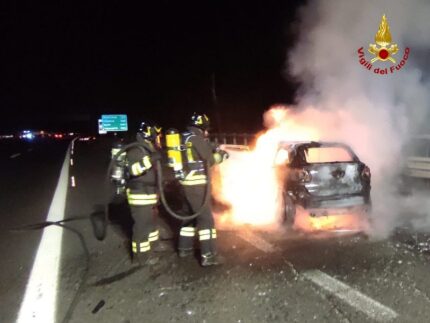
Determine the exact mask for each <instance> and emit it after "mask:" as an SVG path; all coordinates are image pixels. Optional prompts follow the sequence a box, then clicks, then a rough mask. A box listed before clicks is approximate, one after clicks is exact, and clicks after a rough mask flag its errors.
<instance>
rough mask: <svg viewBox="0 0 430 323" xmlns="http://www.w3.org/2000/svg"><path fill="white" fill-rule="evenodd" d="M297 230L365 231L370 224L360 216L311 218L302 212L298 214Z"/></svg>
mask: <svg viewBox="0 0 430 323" xmlns="http://www.w3.org/2000/svg"><path fill="white" fill-rule="evenodd" d="M294 227H295V228H296V229H299V230H302V231H307V232H316V231H342V230H349V231H363V230H366V229H367V227H368V222H367V221H366V220H365V219H364V218H363V217H362V216H361V215H360V214H358V213H357V214H354V213H350V214H328V215H324V216H315V217H312V216H309V213H308V212H305V211H303V210H302V211H300V212H298V213H297V214H296V220H295V223H294Z"/></svg>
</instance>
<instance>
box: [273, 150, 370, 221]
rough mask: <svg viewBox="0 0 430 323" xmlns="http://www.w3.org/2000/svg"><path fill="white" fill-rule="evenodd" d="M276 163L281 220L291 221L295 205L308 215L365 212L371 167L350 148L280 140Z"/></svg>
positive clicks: (368, 203) (368, 202)
mask: <svg viewBox="0 0 430 323" xmlns="http://www.w3.org/2000/svg"><path fill="white" fill-rule="evenodd" d="M276 159H277V160H276V164H277V165H278V171H280V172H281V176H280V178H282V181H283V183H282V184H283V188H284V189H283V198H284V212H283V221H286V222H289V223H292V222H294V217H295V214H296V208H297V207H302V208H303V209H305V210H307V212H308V213H309V215H310V216H322V215H328V213H330V214H333V213H336V214H342V213H344V212H350V211H351V210H354V211H359V212H364V213H367V211H368V209H369V207H370V203H371V200H370V189H371V185H370V177H371V175H370V169H369V167H367V166H366V165H365V164H364V163H363V162H361V161H360V159H359V158H358V157H357V155H355V153H354V152H353V151H352V149H351V148H350V147H349V146H347V145H345V144H341V143H332V142H282V143H280V145H279V149H278V153H277V157H276Z"/></svg>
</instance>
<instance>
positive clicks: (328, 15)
mask: <svg viewBox="0 0 430 323" xmlns="http://www.w3.org/2000/svg"><path fill="white" fill-rule="evenodd" d="M383 14H386V17H387V19H388V23H389V25H390V30H391V35H392V42H393V43H397V44H398V47H399V51H398V53H397V54H395V55H394V56H393V57H394V58H395V59H396V61H397V64H398V63H399V61H400V60H401V59H402V56H403V53H404V50H405V48H406V47H408V48H410V53H409V57H408V60H407V62H406V64H405V65H404V66H403V67H402V69H400V70H396V71H395V72H394V73H388V74H387V75H378V74H375V73H374V72H373V71H370V70H368V69H366V68H365V67H364V66H362V65H361V64H360V63H359V58H358V53H357V50H358V49H359V48H360V47H363V48H364V52H365V55H366V58H367V60H370V59H371V58H372V57H374V56H372V54H370V53H368V51H367V48H368V47H369V44H370V43H375V41H374V37H375V34H376V32H377V31H378V27H379V23H380V21H381V17H382V15H383ZM429 17H430V2H428V0H411V1H402V0H394V1H393V0H378V1H373V0H364V1H343V0H316V1H309V3H308V4H307V5H306V6H304V7H302V8H301V9H300V10H299V12H298V21H297V24H295V26H294V28H295V29H296V30H297V32H298V39H297V43H296V45H295V47H294V48H293V49H292V50H291V51H290V52H289V53H288V61H287V70H286V73H287V74H288V75H289V76H293V77H295V78H296V79H297V80H298V81H299V82H300V84H301V87H300V90H299V92H298V96H297V107H294V108H293V110H294V111H295V112H294V114H295V118H297V120H300V122H301V124H303V125H304V126H307V127H314V128H316V129H318V133H319V134H320V135H321V138H320V139H325V140H336V141H343V142H346V143H348V144H350V145H351V146H352V148H353V149H354V150H355V152H356V153H357V155H358V156H359V157H360V159H361V160H362V161H364V162H365V163H366V164H368V165H369V167H370V168H371V170H372V184H373V185H372V201H373V218H374V224H375V232H374V233H375V234H377V235H380V236H381V235H382V236H384V235H386V234H388V233H389V232H390V231H391V230H392V228H394V227H395V226H396V225H398V224H399V223H400V219H401V218H402V217H405V216H407V214H408V213H410V211H411V210H405V209H404V207H401V202H399V196H398V195H397V193H396V191H397V182H396V178H397V175H398V174H399V173H400V172H401V166H402V161H403V159H404V158H403V155H402V152H401V148H402V145H403V144H404V143H405V142H406V140H407V138H408V136H409V135H410V134H412V133H416V132H419V131H425V130H428V128H427V129H426V128H425V127H426V125H427V123H428V121H429V114H428V113H427V112H428V104H429V103H430V83H429V78H428V77H429V73H428V72H429V67H428V66H429V65H428V64H427V61H426V56H427V55H428V53H429V50H430V37H429V36H428V31H429V30H430V19H429ZM392 65H393V64H392V63H390V62H389V61H387V62H375V63H374V64H373V67H381V68H385V67H388V68H389V67H390V66H392ZM268 126H269V127H270V124H269V125H268ZM422 200H423V199H418V198H417V199H415V200H414V205H413V208H421V210H422V209H425V208H426V207H427V210H428V203H426V204H424V203H420V201H422ZM424 200H425V198H424ZM405 214H406V215H405ZM429 223H430V221H429Z"/></svg>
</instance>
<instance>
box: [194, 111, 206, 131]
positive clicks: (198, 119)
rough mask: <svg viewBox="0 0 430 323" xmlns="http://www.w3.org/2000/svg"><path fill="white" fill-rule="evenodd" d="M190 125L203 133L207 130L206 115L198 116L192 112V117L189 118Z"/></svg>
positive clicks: (198, 114)
mask: <svg viewBox="0 0 430 323" xmlns="http://www.w3.org/2000/svg"><path fill="white" fill-rule="evenodd" d="M190 125H191V126H194V127H197V128H200V129H202V130H203V131H205V130H209V128H210V121H209V118H208V116H207V115H206V114H200V113H196V112H194V113H193V115H192V116H191V120H190Z"/></svg>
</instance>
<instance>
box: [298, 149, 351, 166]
mask: <svg viewBox="0 0 430 323" xmlns="http://www.w3.org/2000/svg"><path fill="white" fill-rule="evenodd" d="M305 158H306V162H307V163H309V164H313V163H333V162H352V161H354V158H353V156H352V155H351V153H350V152H349V151H348V150H347V149H345V148H343V147H312V148H308V149H306V150H305Z"/></svg>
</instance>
